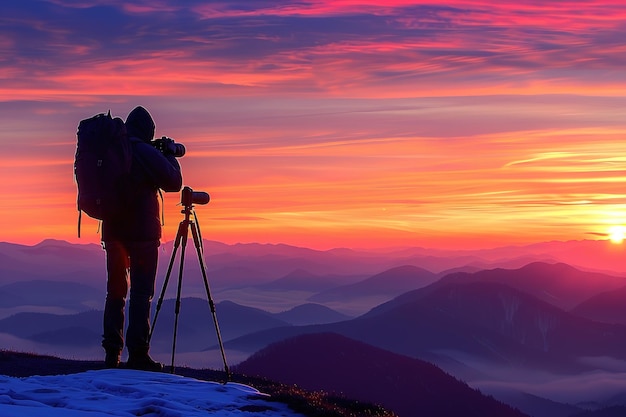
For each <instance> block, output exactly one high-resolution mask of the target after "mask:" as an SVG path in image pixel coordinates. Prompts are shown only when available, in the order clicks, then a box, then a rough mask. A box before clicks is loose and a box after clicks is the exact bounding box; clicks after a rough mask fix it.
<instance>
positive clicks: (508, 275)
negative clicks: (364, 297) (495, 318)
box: [442, 262, 626, 310]
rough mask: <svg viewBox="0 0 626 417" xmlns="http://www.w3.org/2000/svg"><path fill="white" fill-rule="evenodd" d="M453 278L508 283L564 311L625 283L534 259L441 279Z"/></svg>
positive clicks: (602, 275) (616, 278)
mask: <svg viewBox="0 0 626 417" xmlns="http://www.w3.org/2000/svg"><path fill="white" fill-rule="evenodd" d="M451 280H456V281H459V282H498V283H502V284H506V285H509V286H511V287H513V288H517V289H519V290H520V291H524V292H526V293H528V294H531V295H533V296H535V297H537V298H539V299H540V300H543V301H546V302H548V303H551V304H554V305H555V306H557V307H560V308H562V309H564V310H570V309H571V308H573V307H575V306H576V305H578V304H580V303H581V302H583V301H585V300H587V299H588V298H589V297H591V296H593V295H596V294H599V293H601V292H604V291H610V290H614V289H617V288H620V287H623V286H625V285H626V277H620V276H614V275H607V274H602V273H596V272H586V271H581V270H579V269H576V268H574V267H572V266H569V265H566V264H563V263H557V264H548V263H544V262H534V263H531V264H528V265H526V266H524V267H522V268H519V269H501V268H496V269H490V270H484V271H479V272H476V273H456V274H450V275H447V276H445V277H444V278H443V279H442V281H444V282H446V281H451Z"/></svg>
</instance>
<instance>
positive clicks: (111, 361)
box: [104, 350, 122, 368]
mask: <svg viewBox="0 0 626 417" xmlns="http://www.w3.org/2000/svg"><path fill="white" fill-rule="evenodd" d="M121 355H122V353H121V352H120V351H119V350H107V351H106V355H105V357H104V366H105V367H106V368H119V366H120V356H121Z"/></svg>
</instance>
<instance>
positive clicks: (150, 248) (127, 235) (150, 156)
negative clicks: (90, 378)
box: [102, 106, 184, 371]
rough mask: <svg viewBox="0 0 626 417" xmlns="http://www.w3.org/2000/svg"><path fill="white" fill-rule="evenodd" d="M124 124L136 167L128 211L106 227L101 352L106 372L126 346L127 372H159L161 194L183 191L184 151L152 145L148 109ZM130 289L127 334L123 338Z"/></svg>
mask: <svg viewBox="0 0 626 417" xmlns="http://www.w3.org/2000/svg"><path fill="white" fill-rule="evenodd" d="M125 124H126V130H127V132H128V137H129V140H130V142H131V145H132V165H131V169H130V174H129V175H128V176H127V177H126V178H125V179H124V183H123V184H122V186H121V189H122V194H123V198H122V201H123V204H124V206H123V207H122V209H121V210H117V211H116V214H115V215H114V216H110V217H107V218H105V219H104V220H103V221H102V242H103V246H104V248H105V250H106V266H107V294H106V302H105V308H104V319H103V327H104V333H103V340H102V346H103V347H104V349H105V351H106V356H105V365H106V366H107V367H110V368H116V367H118V366H119V364H120V358H121V353H122V350H123V347H124V345H126V348H127V350H128V361H127V364H126V366H127V367H128V368H132V369H141V370H150V371H160V370H162V369H163V365H162V364H160V363H158V362H155V361H154V360H152V358H151V357H150V355H149V353H148V352H149V349H150V346H149V334H150V307H151V302H152V298H153V296H154V286H155V278H156V271H157V261H158V247H159V244H160V239H161V218H160V215H159V201H158V193H159V190H163V191H166V192H178V191H180V189H181V187H182V174H181V169H180V165H179V163H178V161H177V160H176V155H178V154H179V155H180V156H182V154H180V149H181V148H178V149H179V153H178V154H174V153H172V152H167V149H170V148H169V147H167V146H166V147H164V148H163V149H161V150H160V149H158V147H157V146H155V145H154V144H153V142H152V141H153V137H154V131H155V124H154V121H153V119H152V116H151V115H150V113H149V112H148V111H147V110H146V109H145V108H143V107H141V106H138V107H136V108H134V109H133V110H132V111H131V112H130V113H129V114H128V117H127V118H126V122H125ZM170 140H171V139H170ZM171 143H172V144H173V143H174V142H173V141H172V142H171ZM176 145H179V144H176ZM179 146H180V147H182V145H179ZM182 149H183V151H182V153H183V154H184V147H182ZM129 284H130V285H129ZM129 287H130V297H129V306H128V328H127V330H126V337H125V338H124V320H125V307H126V297H127V295H128V290H129Z"/></svg>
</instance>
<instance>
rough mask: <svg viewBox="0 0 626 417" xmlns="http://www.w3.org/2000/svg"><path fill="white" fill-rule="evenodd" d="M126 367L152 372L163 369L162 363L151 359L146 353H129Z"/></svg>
mask: <svg viewBox="0 0 626 417" xmlns="http://www.w3.org/2000/svg"><path fill="white" fill-rule="evenodd" d="M126 367H127V368H129V369H137V370H140V371H152V372H161V371H162V370H163V364H162V363H159V362H155V361H154V360H152V358H151V357H150V355H148V353H135V354H133V353H131V354H129V356H128V361H127V362H126Z"/></svg>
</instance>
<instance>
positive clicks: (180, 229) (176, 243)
mask: <svg viewBox="0 0 626 417" xmlns="http://www.w3.org/2000/svg"><path fill="white" fill-rule="evenodd" d="M182 235H183V222H180V225H179V226H178V233H177V234H176V240H175V241H174V249H173V250H172V256H171V257H170V263H169V266H168V267H167V274H165V280H164V281H163V287H162V288H161V295H160V296H159V300H158V301H157V305H156V310H155V312H154V318H153V319H152V326H150V334H149V335H148V343H150V340H152V333H153V332H154V326H155V325H156V321H157V318H158V317H159V311H161V306H162V304H163V298H164V297H165V291H166V290H167V284H168V283H169V280H170V275H171V274H172V265H174V258H176V252H177V251H178V246H180V239H181V237H182Z"/></svg>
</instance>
